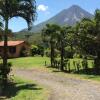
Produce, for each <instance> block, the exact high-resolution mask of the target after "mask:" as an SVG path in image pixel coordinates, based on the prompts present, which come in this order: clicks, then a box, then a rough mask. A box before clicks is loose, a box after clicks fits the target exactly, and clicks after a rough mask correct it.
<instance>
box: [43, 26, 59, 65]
mask: <svg viewBox="0 0 100 100" xmlns="http://www.w3.org/2000/svg"><path fill="white" fill-rule="evenodd" d="M59 29H60V26H58V25H56V24H47V25H46V27H45V28H44V29H43V30H42V36H43V37H45V38H47V39H48V41H49V43H50V48H51V54H50V56H51V66H53V62H54V48H55V43H56V38H57V34H58V33H57V32H58V31H59Z"/></svg>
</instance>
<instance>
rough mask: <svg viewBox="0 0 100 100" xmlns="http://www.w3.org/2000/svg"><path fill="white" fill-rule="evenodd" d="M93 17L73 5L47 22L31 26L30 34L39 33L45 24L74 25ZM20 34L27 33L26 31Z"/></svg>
mask: <svg viewBox="0 0 100 100" xmlns="http://www.w3.org/2000/svg"><path fill="white" fill-rule="evenodd" d="M92 17H93V15H92V14H91V13H89V12H87V11H85V10H84V9H82V8H81V7H79V6H78V5H73V6H71V7H70V8H68V9H64V10H63V11H61V12H60V13H58V14H57V15H55V16H54V17H52V18H50V19H49V20H47V21H45V22H42V23H40V24H38V25H36V26H33V27H32V29H31V30H30V32H40V31H41V30H42V29H43V27H45V25H46V24H47V23H52V24H58V25H75V24H76V22H79V21H80V20H81V19H82V18H92ZM21 32H27V29H24V30H22V31H21Z"/></svg>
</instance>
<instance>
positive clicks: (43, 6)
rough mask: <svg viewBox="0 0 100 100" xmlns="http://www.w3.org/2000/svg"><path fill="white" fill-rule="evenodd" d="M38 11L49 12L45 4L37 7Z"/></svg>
mask: <svg viewBox="0 0 100 100" xmlns="http://www.w3.org/2000/svg"><path fill="white" fill-rule="evenodd" d="M37 9H38V10H39V11H44V12H45V11H47V10H48V6H45V5H43V4H41V5H39V6H38V7H37Z"/></svg>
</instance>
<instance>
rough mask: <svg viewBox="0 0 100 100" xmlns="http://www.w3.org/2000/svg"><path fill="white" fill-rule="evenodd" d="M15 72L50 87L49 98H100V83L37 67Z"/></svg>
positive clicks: (50, 99) (70, 99)
mask: <svg viewBox="0 0 100 100" xmlns="http://www.w3.org/2000/svg"><path fill="white" fill-rule="evenodd" d="M13 73H14V74H15V75H17V76H19V77H21V78H24V79H28V80H33V81H36V82H37V83H38V84H40V85H44V86H45V87H47V88H48V89H50V97H49V98H48V100H100V85H99V84H96V83H93V82H91V81H88V80H81V79H76V78H69V77H62V76H60V75H57V74H55V73H52V72H46V71H41V70H36V69H32V70H23V69H22V70H21V69H16V70H13Z"/></svg>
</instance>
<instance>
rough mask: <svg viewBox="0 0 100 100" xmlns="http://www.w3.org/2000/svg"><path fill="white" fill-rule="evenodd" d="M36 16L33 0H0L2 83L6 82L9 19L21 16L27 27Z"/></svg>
mask: <svg viewBox="0 0 100 100" xmlns="http://www.w3.org/2000/svg"><path fill="white" fill-rule="evenodd" d="M35 16H36V2H35V0H0V17H1V19H3V21H4V25H5V27H4V56H3V79H4V80H3V84H4V86H6V83H7V41H8V38H7V34H8V24H9V20H10V19H11V18H13V17H22V18H23V19H25V20H26V22H27V24H28V29H30V27H31V25H32V21H34V20H35Z"/></svg>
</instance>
